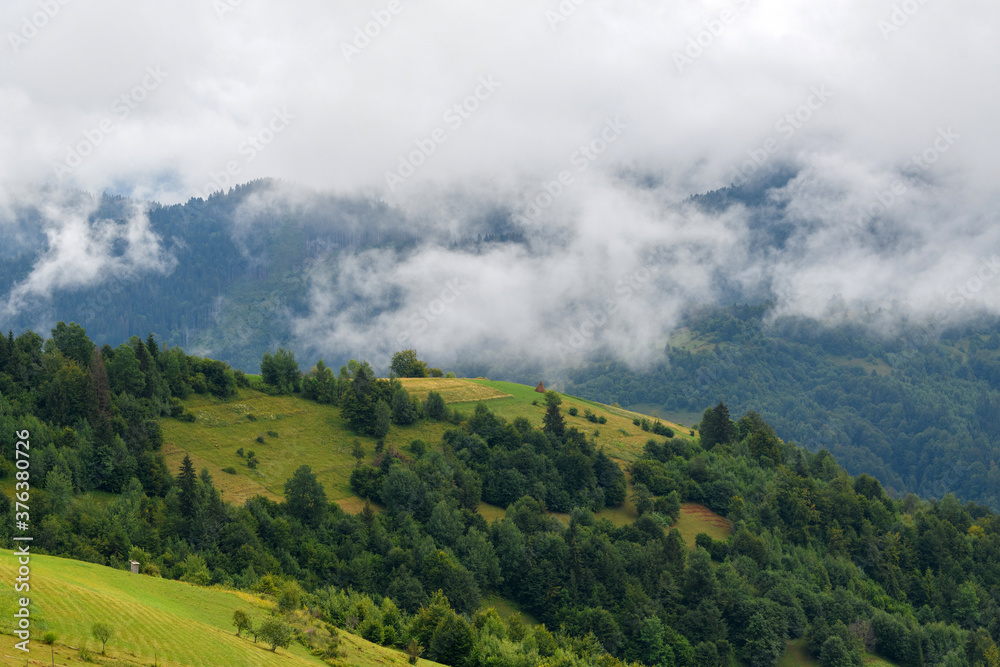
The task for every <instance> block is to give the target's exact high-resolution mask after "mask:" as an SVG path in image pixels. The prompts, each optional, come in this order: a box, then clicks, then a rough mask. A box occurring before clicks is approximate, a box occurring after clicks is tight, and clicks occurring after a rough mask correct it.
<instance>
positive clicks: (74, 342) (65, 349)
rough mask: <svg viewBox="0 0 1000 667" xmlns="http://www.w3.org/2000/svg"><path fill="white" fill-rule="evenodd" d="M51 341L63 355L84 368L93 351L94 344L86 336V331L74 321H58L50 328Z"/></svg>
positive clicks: (88, 362)
mask: <svg viewBox="0 0 1000 667" xmlns="http://www.w3.org/2000/svg"><path fill="white" fill-rule="evenodd" d="M52 342H53V343H55V346H56V347H57V348H58V349H59V351H60V352H62V353H63V354H64V355H65V356H67V357H68V358H70V359H72V360H73V361H75V362H76V363H77V365H78V366H79V367H80V368H84V369H86V368H87V366H88V365H89V364H90V360H91V357H92V356H93V353H94V344H93V343H92V342H91V340H90V339H89V338H88V337H87V332H86V331H85V330H84V328H83V327H81V326H80V325H79V324H77V323H76V322H71V323H70V324H68V325H67V324H66V323H65V322H59V323H58V324H56V328H55V329H52Z"/></svg>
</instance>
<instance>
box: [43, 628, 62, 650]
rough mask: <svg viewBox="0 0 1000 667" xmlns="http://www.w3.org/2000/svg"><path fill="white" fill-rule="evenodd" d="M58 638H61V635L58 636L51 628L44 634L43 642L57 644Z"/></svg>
mask: <svg viewBox="0 0 1000 667" xmlns="http://www.w3.org/2000/svg"><path fill="white" fill-rule="evenodd" d="M58 638H59V637H58V636H57V635H56V633H54V632H52V631H51V630H49V631H48V632H46V633H45V635H44V636H43V637H42V643H43V644H48V645H50V646H51V645H52V644H55V643H56V639H58Z"/></svg>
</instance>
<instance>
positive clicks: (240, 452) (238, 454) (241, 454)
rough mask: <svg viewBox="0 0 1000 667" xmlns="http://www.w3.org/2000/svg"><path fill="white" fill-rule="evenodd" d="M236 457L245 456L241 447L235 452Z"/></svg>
mask: <svg viewBox="0 0 1000 667" xmlns="http://www.w3.org/2000/svg"><path fill="white" fill-rule="evenodd" d="M236 456H238V457H240V458H243V457H244V456H246V454H245V453H244V452H243V448H242V447H240V448H239V449H237V450H236Z"/></svg>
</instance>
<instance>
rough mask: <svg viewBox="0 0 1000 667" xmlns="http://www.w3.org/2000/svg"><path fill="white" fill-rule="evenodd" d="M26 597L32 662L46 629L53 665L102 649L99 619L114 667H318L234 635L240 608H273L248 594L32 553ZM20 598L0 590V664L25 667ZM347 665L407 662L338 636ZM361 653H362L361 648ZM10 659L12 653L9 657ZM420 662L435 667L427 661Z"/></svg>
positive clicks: (9, 569) (8, 564)
mask: <svg viewBox="0 0 1000 667" xmlns="http://www.w3.org/2000/svg"><path fill="white" fill-rule="evenodd" d="M16 568H17V562H16V558H15V556H14V554H13V552H10V551H5V550H0V580H3V581H5V582H11V581H13V579H14V577H15V576H16V575H15V570H16ZM31 585H32V590H31V592H30V597H31V600H32V603H31V613H32V639H33V641H32V643H31V645H30V646H31V648H32V650H31V653H30V657H31V658H32V659H33V660H43V662H44V664H50V663H49V659H50V652H49V648H48V647H47V646H43V645H42V644H41V643H39V642H38V641H37V640H38V638H39V637H41V636H42V635H43V634H44V633H45V632H46V631H49V630H51V631H53V632H55V633H56V634H57V635H58V636H59V639H58V642H57V645H56V646H55V651H56V664H67V663H68V662H69V658H70V657H71V656H72V658H73V662H74V663H76V662H78V653H77V651H76V650H73V649H70V648H68V647H74V648H79V647H80V646H83V645H86V646H87V647H88V648H90V649H91V650H92V651H93V650H94V649H96V650H97V652H100V642H97V641H96V640H94V639H93V638H92V637H91V636H90V627H91V625H92V624H93V623H94V622H95V621H98V620H102V621H106V622H110V623H111V624H112V625H113V626H115V628H116V636H115V638H114V639H112V641H111V642H110V643H109V644H108V655H109V656H111V657H114V658H116V659H117V660H116V661H115V663H114V664H121V665H128V664H152V662H153V657H154V655H153V654H154V651H155V652H156V658H157V660H158V664H159V665H165V666H175V665H190V666H204V667H220V666H229V665H233V666H240V667H244V666H249V665H261V666H269V665H275V666H278V665H283V666H285V667H298V666H300V665H301V666H303V667H304V666H306V665H323V664H324V663H323V662H322V661H321V660H319V659H318V658H315V657H312V656H310V655H309V654H308V652H307V651H306V650H305V649H304V648H303V647H302V646H299V645H297V644H292V645H291V646H290V647H289V648H288V649H278V651H277V652H276V653H272V652H271V651H270V650H269V648H268V647H266V646H265V645H264V644H263V643H258V644H254V643H253V641H252V640H250V639H245V638H238V637H236V636H235V635H234V634H233V628H232V614H233V610H235V609H237V608H242V609H245V610H247V611H249V612H251V616H256V617H258V618H261V617H263V616H264V615H266V613H267V609H268V608H269V607H270V603H268V602H266V601H264V600H261V599H258V598H255V597H253V596H250V595H247V594H244V593H239V592H234V591H223V590H218V589H214V588H202V587H199V586H194V585H191V584H187V583H183V582H179V581H171V580H166V579H156V578H153V577H147V576H144V575H135V574H131V573H130V572H125V571H122V570H114V569H111V568H108V567H104V566H100V565H94V564H92V563H84V562H80V561H74V560H67V559H64V558H56V557H53V556H41V555H34V556H32V559H31ZM17 597H18V596H17V595H15V593H14V592H13V590H12V588H11V587H6V586H5V587H4V588H3V589H0V630H2V632H3V633H4V634H3V636H2V637H0V664H3V665H7V664H11V665H14V664H17V665H23V664H25V663H24V657H25V656H24V654H23V653H22V652H21V651H19V650H16V649H14V643H15V642H16V641H19V640H17V639H16V638H15V637H13V636H11V634H10V633H11V632H12V630H13V628H12V620H13V618H12V614H13V613H14V611H15V608H16V599H17ZM341 637H342V638H343V639H344V641H343V644H342V646H343V648H344V649H345V651H346V654H347V656H348V659H349V662H350V664H353V665H365V666H369V665H370V666H372V667H374V665H386V664H400V665H402V664H405V662H406V660H405V656H404V655H403V654H402V653H399V652H396V651H391V650H388V649H385V648H383V647H380V646H376V645H374V644H370V643H369V642H366V641H365V640H363V639H361V638H360V637H355V636H354V635H349V634H347V633H345V632H342V633H341ZM359 648H360V649H361V650H360V651H359V650H358V649H359ZM10 656H14V657H13V658H11V657H10ZM421 664H426V665H433V664H435V663H431V662H428V661H423V660H422V661H421Z"/></svg>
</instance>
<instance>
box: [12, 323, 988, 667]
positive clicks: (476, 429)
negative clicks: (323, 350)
mask: <svg viewBox="0 0 1000 667" xmlns="http://www.w3.org/2000/svg"><path fill="white" fill-rule="evenodd" d="M392 366H393V368H394V369H398V370H400V371H402V372H405V373H406V374H408V375H427V374H435V375H436V374H438V373H437V370H436V369H429V368H427V365H426V363H424V362H423V361H421V360H419V359H418V358H417V357H416V355H415V354H412V351H408V352H401V353H399V354H398V355H395V356H394V358H393V363H392ZM538 379H541V380H542V381H543V382H545V381H546V380H547V378H535V380H538ZM545 384H546V385H550V384H551V383H549V382H545ZM536 387H537V383H536V382H535V381H533V382H532V384H531V385H515V384H512V383H505V382H500V381H491V380H486V379H485V378H479V379H475V380H463V379H460V378H448V377H429V378H428V377H417V378H401V379H398V378H389V379H385V378H379V377H377V376H376V374H375V373H374V372H373V370H372V368H371V366H370V365H369V364H367V363H366V362H356V361H354V362H351V363H349V364H347V365H345V367H344V368H343V369H341V371H340V372H339V373H336V374H335V373H334V372H333V371H332V369H329V368H327V367H326V366H325V365H323V364H320V363H317V364H316V366H315V367H313V368H311V369H310V370H309V371H307V372H305V373H303V372H302V371H301V370H300V369H299V367H298V363H297V361H296V360H295V357H294V354H292V353H291V352H290V351H288V350H279V351H278V352H277V353H275V354H274V355H269V356H267V357H265V358H264V359H263V360H262V375H260V376H251V375H246V374H244V373H242V372H237V371H233V370H232V369H231V368H230V367H228V366H226V365H225V364H222V363H220V362H218V361H214V360H211V359H205V358H201V357H196V356H193V355H187V354H185V353H184V352H183V351H181V350H180V349H178V348H173V349H166V348H165V347H163V346H161V345H159V344H158V343H157V342H156V340H155V339H153V338H149V339H147V340H146V341H142V340H140V339H139V338H133V339H131V341H130V342H129V343H125V344H122V345H119V346H118V347H116V348H112V347H110V346H105V347H102V348H100V349H98V348H96V347H94V346H93V345H92V344H91V343H90V341H89V339H88V338H87V336H86V333H85V332H84V331H83V330H82V329H80V328H79V327H73V326H66V325H62V326H60V327H57V328H56V329H55V330H54V332H53V336H52V338H51V339H49V340H47V341H46V340H44V339H42V338H41V337H40V336H37V335H36V334H33V333H31V332H27V333H24V334H22V335H21V336H19V337H17V338H16V339H14V340H13V343H11V342H10V340H8V339H4V340H3V345H2V346H0V392H2V395H0V432H2V433H14V434H16V437H17V438H20V442H21V443H22V444H16V443H15V442H13V441H4V442H3V443H2V445H3V447H2V452H3V455H4V458H3V459H2V465H0V474H2V477H3V478H4V482H3V485H4V491H5V493H4V494H3V495H2V496H0V503H2V505H3V506H2V507H0V514H2V515H3V516H2V517H0V518H2V519H3V520H2V521H0V534H2V536H3V537H10V536H11V535H12V533H14V532H16V531H21V532H22V533H23V532H24V531H28V530H30V532H31V536H32V537H33V541H32V543H31V544H32V550H33V553H50V554H57V555H64V556H69V557H72V558H74V559H77V560H84V561H89V562H92V563H97V564H101V565H108V566H110V567H112V568H114V569H119V570H120V569H124V568H125V567H126V564H127V562H128V561H129V560H133V561H136V562H138V563H139V564H140V567H142V568H143V571H144V572H146V573H148V574H152V575H154V576H155V575H157V574H158V575H160V577H161V578H163V579H180V580H182V581H186V582H189V583H192V584H196V585H201V586H206V585H211V584H219V585H221V586H223V587H227V588H234V589H238V590H240V591H243V592H245V593H255V594H257V595H259V596H261V597H262V598H263V599H265V600H267V601H268V602H269V603H270V604H272V605H276V606H277V607H278V609H279V611H280V613H279V615H278V616H277V617H276V620H277V622H278V623H279V625H280V623H284V624H285V625H286V626H288V627H289V628H290V629H292V628H295V627H297V626H296V624H297V623H300V622H302V623H314V624H315V628H316V632H310V631H309V628H308V627H306V628H300V632H299V633H297V634H295V633H293V637H296V638H297V639H296V640H295V641H299V643H300V644H302V643H303V642H304V644H305V645H310V642H313V641H314V640H315V639H316V637H318V636H319V635H318V634H317V633H318V631H319V629H320V628H325V626H324V625H323V624H329V625H330V626H333V627H335V628H339V629H341V630H347V631H350V632H351V633H356V634H358V635H360V636H361V637H363V638H364V639H367V640H368V641H371V642H374V643H377V644H380V645H383V646H386V647H395V648H397V649H402V648H407V649H408V650H410V649H411V648H412V651H413V652H419V651H420V650H422V651H423V655H424V656H425V657H428V658H431V659H434V660H436V661H438V662H441V663H443V664H447V665H454V666H456V667H463V666H471V665H486V664H512V665H519V664H525V665H539V664H550V663H555V664H567V665H594V666H601V667H616V666H622V665H625V664H628V663H629V662H634V663H639V664H644V665H658V664H663V663H668V664H681V665H691V666H694V665H710V666H722V665H725V666H730V665H736V664H756V665H774V664H777V663H778V661H779V660H780V659H782V656H783V655H784V654H786V651H788V652H789V653H788V655H789V656H791V657H790V658H789V657H786V660H787V659H794V656H796V655H801V654H803V653H808V654H809V655H810V656H811V658H812V659H817V660H819V662H820V664H823V665H835V664H845V665H846V664H852V665H860V664H862V662H863V661H865V660H868V659H871V656H873V655H877V656H879V657H880V658H881V659H885V660H888V661H891V662H892V663H895V664H899V665H906V666H910V665H914V666H919V665H936V664H948V665H950V664H967V665H980V664H982V665H992V664H994V662H995V661H996V658H997V655H998V650H997V646H996V641H997V634H998V633H1000V626H998V625H997V623H998V620H997V619H1000V613H998V612H1000V606H998V597H997V594H996V590H997V587H998V586H1000V561H998V559H997V558H996V553H997V551H998V549H1000V520H998V517H997V514H995V513H994V512H993V511H991V510H990V509H989V508H987V507H984V506H982V505H977V504H975V503H964V504H963V503H960V502H959V501H958V500H957V499H956V498H955V496H954V495H952V494H946V495H945V496H944V497H943V498H942V499H940V500H937V501H932V502H928V501H922V500H920V499H919V498H917V497H916V496H913V495H910V496H907V497H905V498H902V499H899V498H894V497H892V496H891V495H890V494H888V493H886V491H885V489H884V488H883V486H882V485H881V484H880V483H879V481H878V480H877V479H875V478H874V477H871V476H869V475H866V474H862V475H859V476H857V477H852V476H850V475H848V474H847V473H846V472H845V471H844V470H843V469H842V468H840V467H839V465H838V464H837V463H836V460H835V458H834V457H833V455H831V454H830V452H829V451H826V450H820V451H819V452H817V453H813V452H810V451H809V450H807V449H805V448H802V447H799V446H796V445H795V444H792V443H790V442H787V441H785V440H783V439H782V438H780V437H779V436H778V434H777V433H776V432H775V430H774V429H773V428H772V426H771V425H769V424H768V423H767V422H766V421H765V420H764V419H763V418H762V417H761V415H760V414H758V413H756V412H753V411H750V412H747V413H745V414H737V413H730V410H729V408H728V406H727V405H726V404H725V403H723V402H719V403H717V404H716V405H715V406H713V407H711V408H707V409H706V410H705V411H704V413H703V414H702V417H701V421H700V429H699V430H694V429H691V428H687V429H684V428H682V427H681V426H680V424H677V423H676V422H669V421H662V420H660V419H657V418H655V417H647V416H644V415H642V414H641V413H635V412H630V411H627V410H624V409H622V408H620V407H617V406H614V405H611V406H607V405H600V404H595V403H593V402H589V401H587V400H585V399H580V398H576V397H573V396H571V395H568V394H560V393H557V392H554V391H551V390H549V391H547V392H545V393H542V392H541V391H539V390H538V389H541V388H540V387H538V388H537V389H536ZM29 439H30V441H31V445H32V447H31V448H30V450H29V449H28V446H29V445H28V440H29ZM17 451H22V453H23V452H24V451H30V452H31V466H30V467H31V473H30V480H31V482H30V484H31V488H30V492H29V496H30V497H29V498H28V502H29V503H30V506H31V520H30V523H29V526H28V527H27V528H25V527H23V526H21V527H16V526H15V524H14V521H13V519H14V512H15V509H16V508H15V506H14V502H13V501H12V500H11V499H10V498H11V496H12V495H13V493H14V492H15V491H16V490H17V489H16V488H15V486H14V485H15V484H16V483H17V479H16V474H17V471H18V470H19V468H18V466H17V465H16V464H15V461H16V460H23V456H21V457H18V455H17V454H16V452H17ZM352 460H353V463H352ZM199 468H200V473H199ZM21 469H23V466H21ZM22 477H23V476H22ZM282 480H284V481H283V482H282ZM22 501H23V497H22V498H21V499H19V500H18V502H22ZM331 501H334V502H331ZM692 547H693V548H692ZM45 566H46V563H45V562H44V561H43V562H40V563H39V565H38V566H37V568H36V569H35V570H33V576H34V577H37V578H38V580H44V576H45ZM115 576H119V575H117V574H116V575H115ZM121 576H125V575H124V574H122V575H121ZM140 576H141V575H140ZM165 594H166V593H165ZM54 606H55V603H53V607H54ZM44 613H45V612H44V610H43V611H42V614H40V615H41V616H42V617H43V618H44ZM309 619H317V620H316V621H310V620H309ZM74 621H75V622H77V623H79V619H78V618H75V619H74ZM327 631H328V632H329V630H327ZM74 632H79V630H76V631H74ZM790 642H791V643H790ZM789 647H791V648H789ZM289 650H292V649H289ZM296 650H298V649H296ZM362 652H364V651H362ZM399 659H401V656H400V658H399ZM331 660H333V663H334V664H337V663H336V661H337V660H341V662H347V663H348V664H357V663H351V658H350V656H347V657H346V658H332V659H331Z"/></svg>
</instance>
